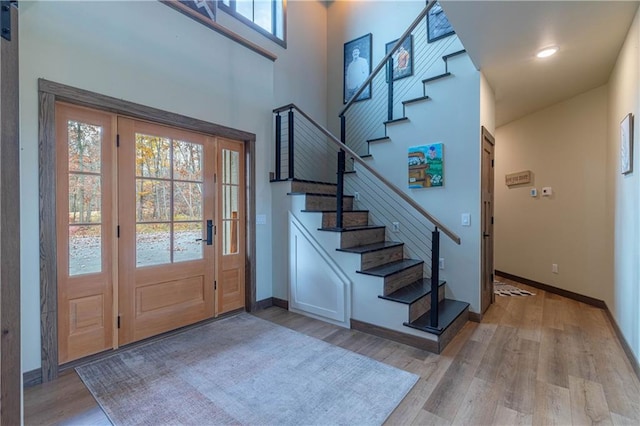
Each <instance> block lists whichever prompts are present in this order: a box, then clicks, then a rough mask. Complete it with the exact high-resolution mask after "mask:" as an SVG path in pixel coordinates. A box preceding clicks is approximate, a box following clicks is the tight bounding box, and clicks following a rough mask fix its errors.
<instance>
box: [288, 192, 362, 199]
mask: <svg viewBox="0 0 640 426" xmlns="http://www.w3.org/2000/svg"><path fill="white" fill-rule="evenodd" d="M287 195H311V196H313V197H330V198H336V194H322V193H317V192H287ZM342 198H353V195H343V196H342Z"/></svg>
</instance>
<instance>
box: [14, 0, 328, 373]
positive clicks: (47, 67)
mask: <svg viewBox="0 0 640 426" xmlns="http://www.w3.org/2000/svg"><path fill="white" fill-rule="evenodd" d="M221 13H222V12H221ZM309 16H312V17H313V19H312V20H310V19H308V17H309ZM288 17H289V23H290V25H289V28H288V31H289V33H288V34H289V40H290V43H289V47H288V49H286V50H285V49H283V48H281V47H280V46H278V45H277V44H275V43H273V42H271V41H269V40H267V39H266V38H264V37H262V36H261V35H259V34H257V33H253V32H251V31H247V33H246V34H245V36H246V37H247V38H250V39H251V40H252V41H254V42H256V43H259V44H260V45H262V46H263V47H265V48H267V49H268V50H270V51H272V52H273V53H275V54H276V55H277V56H278V57H279V59H278V60H277V61H276V62H275V63H274V62H271V61H270V60H268V59H265V58H264V57H262V56H260V55H258V54H256V53H255V52H252V51H250V50H248V49H246V48H244V47H242V46H240V45H238V44H236V43H234V42H232V41H230V40H229V39H227V38H225V37H222V36H221V35H219V34H217V33H215V32H214V31H212V30H210V29H208V28H206V27H204V26H202V25H200V24H198V23H197V22H195V21H193V20H191V19H189V18H187V17H185V16H184V15H182V14H180V13H178V12H176V11H175V10H173V9H171V8H169V7H167V6H165V5H163V4H161V3H160V2H155V1H141V2H35V1H34V2H25V3H23V4H21V6H20V95H21V102H20V116H21V122H20V133H21V150H22V151H21V159H20V169H21V182H20V183H21V211H22V217H21V234H22V247H21V257H22V260H21V265H22V266H21V274H22V284H21V294H22V304H21V309H22V342H23V343H22V354H23V356H22V358H23V360H22V365H23V367H22V369H23V371H30V370H33V369H35V368H38V366H39V365H40V304H39V302H40V300H39V281H40V278H39V267H38V265H39V255H38V252H39V250H38V238H39V236H38V235H39V234H38V226H39V219H38V189H37V188H38V150H37V148H38V103H37V79H38V78H45V79H48V80H52V81H55V82H59V83H63V84H67V85H70V86H74V87H78V88H82V89H87V90H90V91H93V92H97V93H101V94H105V95H109V96H113V97H117V98H122V99H125V100H127V101H131V102H136V103H140V104H144V105H147V106H151V107H155V108H160V109H163V110H167V111H171V112H175V113H179V114H183V115H187V116H191V117H194V118H198V119H202V120H207V121H210V122H214V123H217V124H222V125H225V126H229V127H234V128H237V129H240V130H244V131H248V132H252V133H255V134H256V136H257V141H256V151H257V152H256V159H257V164H256V177H257V183H256V188H255V193H256V210H257V213H258V214H266V215H267V216H268V217H269V216H270V214H271V204H272V201H271V186H270V184H269V182H268V173H269V171H271V170H272V169H273V162H274V161H273V156H274V154H273V148H272V146H273V136H272V133H273V131H272V127H273V126H272V113H271V110H272V109H273V108H274V107H276V106H279V105H281V104H283V103H289V102H295V103H299V104H301V105H303V106H304V107H305V108H307V109H308V110H310V111H312V112H313V113H314V114H315V115H316V116H317V117H319V119H320V120H323V119H324V114H325V111H326V108H325V105H326V93H327V90H326V84H327V80H326V77H324V70H325V69H326V48H325V44H326V41H325V40H326V29H325V27H326V26H325V25H324V22H325V21H326V9H325V7H324V5H323V4H322V3H321V2H316V1H313V2H306V1H305V2H302V1H300V2H289V8H288ZM306 21H310V22H308V24H307V25H305V24H303V23H304V22H306ZM301 88H304V90H302V89H301ZM256 233H257V235H256V243H257V259H256V265H257V277H256V278H257V299H258V300H260V299H264V298H267V297H271V296H272V292H273V289H272V286H273V283H272V264H273V255H272V233H271V228H270V226H263V225H258V226H257V230H256Z"/></svg>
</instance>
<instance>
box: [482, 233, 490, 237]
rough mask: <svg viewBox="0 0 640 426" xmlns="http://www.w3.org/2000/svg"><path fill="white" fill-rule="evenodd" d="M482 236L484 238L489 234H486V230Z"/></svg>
mask: <svg viewBox="0 0 640 426" xmlns="http://www.w3.org/2000/svg"><path fill="white" fill-rule="evenodd" d="M482 236H483V237H484V238H487V237H490V236H491V235H490V234H487V233H486V232H484V233H483V234H482Z"/></svg>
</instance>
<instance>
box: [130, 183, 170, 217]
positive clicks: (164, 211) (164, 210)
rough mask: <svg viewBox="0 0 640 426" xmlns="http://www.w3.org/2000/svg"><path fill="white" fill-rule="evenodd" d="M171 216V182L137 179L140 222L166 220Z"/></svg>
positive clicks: (137, 203)
mask: <svg viewBox="0 0 640 426" xmlns="http://www.w3.org/2000/svg"><path fill="white" fill-rule="evenodd" d="M170 217H171V182H169V181H163V180H151V179H136V218H137V221H138V222H164V221H169V220H170V219H169V218H170Z"/></svg>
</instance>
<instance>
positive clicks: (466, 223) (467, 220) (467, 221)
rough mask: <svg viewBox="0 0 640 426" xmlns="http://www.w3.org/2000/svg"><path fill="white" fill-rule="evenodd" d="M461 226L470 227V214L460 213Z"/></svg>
mask: <svg viewBox="0 0 640 426" xmlns="http://www.w3.org/2000/svg"><path fill="white" fill-rule="evenodd" d="M460 221H461V223H462V226H471V214H470V213H462V216H461V220H460Z"/></svg>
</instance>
